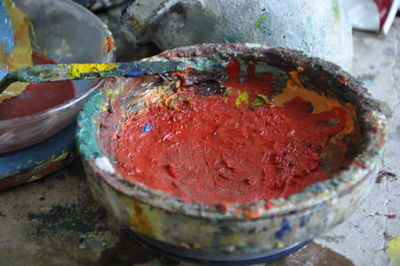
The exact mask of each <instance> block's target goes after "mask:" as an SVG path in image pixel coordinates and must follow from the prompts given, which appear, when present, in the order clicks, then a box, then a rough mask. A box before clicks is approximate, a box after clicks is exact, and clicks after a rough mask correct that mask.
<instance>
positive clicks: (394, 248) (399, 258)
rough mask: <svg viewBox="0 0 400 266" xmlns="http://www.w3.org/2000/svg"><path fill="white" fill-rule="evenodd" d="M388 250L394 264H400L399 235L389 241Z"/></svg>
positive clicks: (398, 265) (399, 265)
mask: <svg viewBox="0 0 400 266" xmlns="http://www.w3.org/2000/svg"><path fill="white" fill-rule="evenodd" d="M388 252H389V256H390V258H391V259H392V260H393V262H394V264H395V265H396V266H400V237H396V238H394V239H392V240H391V241H390V242H389V244H388Z"/></svg>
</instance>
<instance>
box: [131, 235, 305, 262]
mask: <svg viewBox="0 0 400 266" xmlns="http://www.w3.org/2000/svg"><path fill="white" fill-rule="evenodd" d="M125 229H126V230H127V231H128V233H129V234H130V236H132V237H133V238H134V239H136V240H137V241H139V242H141V243H143V244H145V245H146V246H148V247H149V248H152V249H154V250H155V251H157V252H159V253H161V254H163V255H164V256H166V257H168V258H171V259H174V260H178V261H186V262H191V263H197V264H209V265H248V264H257V263H265V262H271V261H274V260H278V259H281V258H283V257H285V256H287V255H289V254H291V253H293V252H296V251H297V250H299V249H301V248H302V247H304V246H305V245H307V244H308V243H310V242H311V240H308V241H304V242H300V243H296V244H294V245H291V246H288V247H285V248H281V249H276V250H272V251H268V252H264V253H255V254H246V255H232V254H223V253H220V254H216V253H211V252H205V251H197V250H190V249H186V248H182V247H179V246H173V245H168V244H165V243H162V242H160V241H157V240H154V239H150V238H148V237H145V236H143V235H139V234H137V233H135V232H133V231H132V230H130V229H129V228H127V227H126V228H125Z"/></svg>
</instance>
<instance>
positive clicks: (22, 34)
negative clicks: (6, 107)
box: [0, 0, 33, 103]
mask: <svg viewBox="0 0 400 266" xmlns="http://www.w3.org/2000/svg"><path fill="white" fill-rule="evenodd" d="M3 2H4V6H5V8H6V11H7V14H8V15H9V17H10V21H11V23H12V25H13V29H14V41H15V45H14V49H13V52H12V54H5V53H4V48H3V47H2V46H1V45H0V68H3V69H7V70H8V71H15V70H17V69H20V68H24V67H27V66H30V65H32V64H33V63H32V47H31V42H30V38H29V25H30V22H29V20H28V17H27V16H26V15H25V14H24V13H23V12H22V11H21V10H19V9H18V8H17V7H16V6H15V4H14V3H12V2H11V1H10V0H4V1H3ZM26 86H28V83H14V84H12V85H10V86H9V87H8V88H7V89H6V90H5V91H4V92H3V93H1V94H0V103H1V102H2V101H4V100H6V99H9V98H12V97H15V96H17V95H19V94H21V93H22V92H23V91H24V90H25V88H26Z"/></svg>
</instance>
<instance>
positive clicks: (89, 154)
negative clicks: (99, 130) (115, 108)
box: [76, 91, 104, 160]
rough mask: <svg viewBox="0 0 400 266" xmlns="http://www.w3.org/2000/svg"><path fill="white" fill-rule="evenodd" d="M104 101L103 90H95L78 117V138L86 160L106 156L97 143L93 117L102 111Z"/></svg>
mask: <svg viewBox="0 0 400 266" xmlns="http://www.w3.org/2000/svg"><path fill="white" fill-rule="evenodd" d="M102 101H103V93H102V92H101V91H96V92H94V93H93V94H92V95H91V96H90V98H89V100H88V101H87V103H86V104H85V106H84V108H83V110H82V111H81V113H80V114H79V117H78V124H79V127H78V130H77V135H76V137H77V140H78V147H79V151H80V152H81V155H82V157H83V159H84V160H90V159H94V158H101V157H104V156H103V154H102V152H101V150H100V147H99V146H98V145H97V141H96V136H95V121H94V120H93V117H94V116H96V115H97V114H98V113H99V112H100V106H101V103H102Z"/></svg>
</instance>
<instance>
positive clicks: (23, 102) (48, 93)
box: [0, 53, 75, 120]
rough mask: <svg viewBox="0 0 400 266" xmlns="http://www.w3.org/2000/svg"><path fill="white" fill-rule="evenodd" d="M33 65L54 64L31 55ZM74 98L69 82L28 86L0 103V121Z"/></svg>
mask: <svg viewBox="0 0 400 266" xmlns="http://www.w3.org/2000/svg"><path fill="white" fill-rule="evenodd" d="M32 59H33V63H34V64H35V65H39V64H55V63H56V62H54V61H53V60H52V59H50V58H49V57H47V56H44V55H41V54H36V53H35V54H33V58H32ZM74 96H75V90H74V86H73V84H72V82H71V81H61V82H44V83H36V84H33V83H32V84H30V85H29V86H28V87H27V88H26V89H25V90H24V91H23V92H22V93H21V94H20V95H18V96H16V97H13V98H11V99H8V100H5V101H4V102H2V103H0V120H6V119H12V118H17V117H21V116H26V115H31V114H35V113H39V112H41V111H44V110H47V109H49V108H52V107H54V106H57V105H60V104H62V103H64V102H66V101H68V100H70V99H72V98H74Z"/></svg>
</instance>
